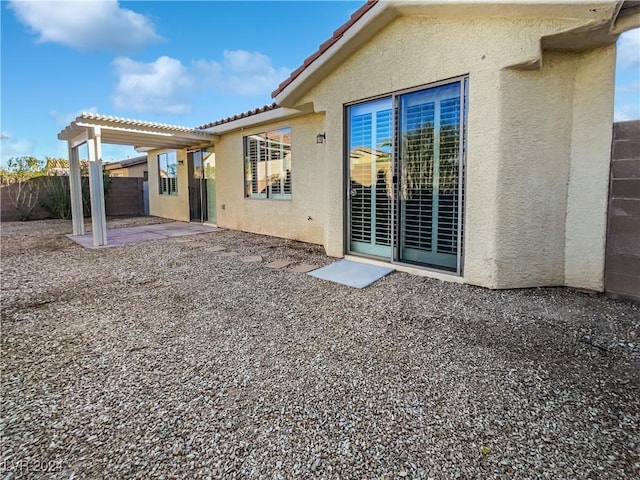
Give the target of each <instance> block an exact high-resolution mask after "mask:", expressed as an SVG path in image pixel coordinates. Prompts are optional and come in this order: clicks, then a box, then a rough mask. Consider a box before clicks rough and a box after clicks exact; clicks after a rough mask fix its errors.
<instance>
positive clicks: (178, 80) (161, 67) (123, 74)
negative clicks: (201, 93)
mask: <svg viewBox="0 0 640 480" xmlns="http://www.w3.org/2000/svg"><path fill="white" fill-rule="evenodd" d="M113 64H114V66H115V68H116V73H117V74H118V76H119V80H118V85H117V86H116V90H115V92H114V93H113V95H112V96H111V100H112V101H113V104H114V105H115V107H116V108H118V109H120V110H129V111H133V112H156V113H169V114H173V115H186V114H188V113H190V112H191V104H190V103H189V102H188V101H187V98H188V97H189V94H190V90H191V89H192V87H193V85H194V80H193V77H192V75H191V73H190V72H189V70H188V69H187V68H186V67H185V66H184V65H183V64H182V62H180V61H179V60H176V59H175V58H171V57H160V58H158V59H157V60H156V61H155V62H151V63H144V62H136V61H135V60H132V59H130V58H126V57H119V58H116V59H115V60H114V61H113Z"/></svg>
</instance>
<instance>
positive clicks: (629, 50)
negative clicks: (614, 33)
mask: <svg viewBox="0 0 640 480" xmlns="http://www.w3.org/2000/svg"><path fill="white" fill-rule="evenodd" d="M617 60H618V64H620V65H622V66H623V67H637V66H640V28H636V29H633V30H630V31H628V32H625V33H623V34H622V35H620V38H619V39H618V59H617Z"/></svg>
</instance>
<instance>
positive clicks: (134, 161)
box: [104, 155, 147, 170]
mask: <svg viewBox="0 0 640 480" xmlns="http://www.w3.org/2000/svg"><path fill="white" fill-rule="evenodd" d="M145 163H147V156H146V155H141V156H139V157H133V158H127V159H126V160H120V161H118V162H112V163H105V165H104V168H105V170H117V169H118V168H129V167H133V166H135V165H142V164H145Z"/></svg>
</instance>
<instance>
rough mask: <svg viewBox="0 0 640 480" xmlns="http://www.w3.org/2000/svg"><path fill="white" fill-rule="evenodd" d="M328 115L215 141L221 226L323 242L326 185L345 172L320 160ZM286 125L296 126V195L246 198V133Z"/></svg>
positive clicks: (293, 158) (293, 169) (293, 128)
mask: <svg viewBox="0 0 640 480" xmlns="http://www.w3.org/2000/svg"><path fill="white" fill-rule="evenodd" d="M323 117H324V116H323V115H320V114H311V115H306V116H304V117H296V118H293V119H290V120H286V121H281V122H277V123H270V124H265V125H260V126H257V127H254V128H251V129H244V130H243V131H236V132H233V133H229V134H226V135H223V136H222V137H221V140H220V141H219V142H218V143H217V144H216V170H217V172H216V173H217V176H216V192H217V197H216V203H217V224H218V225H219V226H221V227H224V228H232V229H236V230H243V231H247V232H254V233H260V234H265V235H274V236H278V237H285V238H292V239H296V240H302V241H305V242H310V243H317V244H322V243H323V240H324V229H323V221H324V212H325V208H326V207H325V206H324V205H323V203H322V201H323V191H324V189H325V187H326V184H328V183H333V182H335V181H339V178H340V177H339V178H329V177H328V176H327V174H326V172H324V171H323V170H322V165H321V160H322V155H323V152H324V151H325V147H326V144H317V143H316V135H317V134H318V133H320V132H322V131H324V122H323ZM285 126H289V127H291V183H292V195H291V197H292V198H291V200H267V199H256V198H245V197H244V158H243V137H244V136H246V135H251V134H255V133H261V132H264V131H267V130H271V129H274V128H279V127H285ZM149 174H150V175H151V172H149ZM309 217H311V219H310V220H309Z"/></svg>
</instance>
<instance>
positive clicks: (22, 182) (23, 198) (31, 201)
mask: <svg viewBox="0 0 640 480" xmlns="http://www.w3.org/2000/svg"><path fill="white" fill-rule="evenodd" d="M40 175H42V161H40V160H38V159H37V158H36V157H31V156H23V157H13V158H10V159H9V161H8V162H7V169H6V170H5V171H3V172H2V184H3V185H6V186H7V188H8V194H9V200H11V203H12V204H13V206H14V207H15V209H16V211H17V212H18V214H19V215H20V219H21V220H29V219H30V218H31V215H32V214H33V210H34V209H35V208H36V207H37V206H38V196H39V194H40V183H39V182H38V181H37V180H35V178H36V177H38V176H40Z"/></svg>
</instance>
